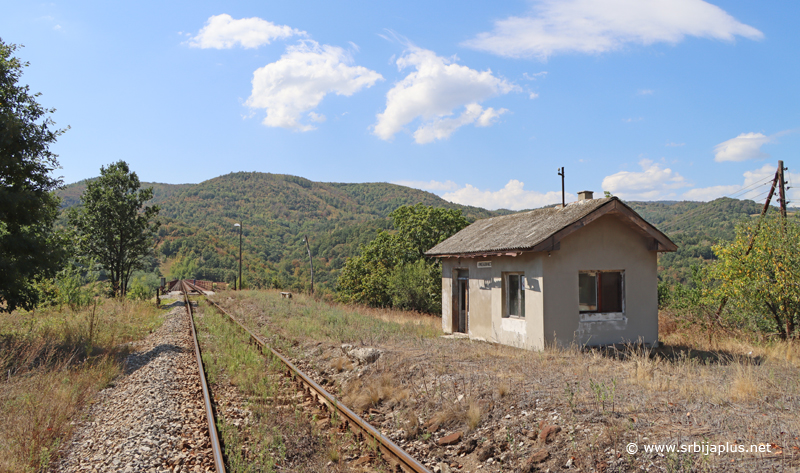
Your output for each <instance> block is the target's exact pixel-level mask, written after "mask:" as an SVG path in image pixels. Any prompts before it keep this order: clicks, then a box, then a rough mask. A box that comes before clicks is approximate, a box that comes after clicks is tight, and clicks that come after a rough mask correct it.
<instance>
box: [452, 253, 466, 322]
mask: <svg viewBox="0 0 800 473" xmlns="http://www.w3.org/2000/svg"><path fill="white" fill-rule="evenodd" d="M456 287H457V290H458V296H457V299H456V306H457V307H456V311H455V313H456V314H457V317H456V318H455V320H454V321H453V331H454V332H461V333H467V317H468V314H469V271H468V270H466V269H459V270H458V275H457V277H456Z"/></svg>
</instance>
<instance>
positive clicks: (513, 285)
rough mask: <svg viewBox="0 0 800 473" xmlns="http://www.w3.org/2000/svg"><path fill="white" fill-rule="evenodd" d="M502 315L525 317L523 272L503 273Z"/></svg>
mask: <svg viewBox="0 0 800 473" xmlns="http://www.w3.org/2000/svg"><path fill="white" fill-rule="evenodd" d="M503 292H504V297H505V300H504V303H505V310H504V311H503V317H525V273H505V274H503Z"/></svg>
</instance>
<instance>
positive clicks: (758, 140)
mask: <svg viewBox="0 0 800 473" xmlns="http://www.w3.org/2000/svg"><path fill="white" fill-rule="evenodd" d="M777 136H778V134H775V135H772V136H766V135H764V134H763V133H742V134H741V135H739V136H737V137H736V138H731V139H729V140H728V141H723V142H722V143H720V144H718V145H717V146H714V161H716V162H718V163H721V162H723V161H747V160H748V159H762V158H768V157H769V155H768V154H767V153H764V152H763V151H761V146H763V145H765V144H767V143H769V142H770V141H772V140H774V139H775V138H776V137H777Z"/></svg>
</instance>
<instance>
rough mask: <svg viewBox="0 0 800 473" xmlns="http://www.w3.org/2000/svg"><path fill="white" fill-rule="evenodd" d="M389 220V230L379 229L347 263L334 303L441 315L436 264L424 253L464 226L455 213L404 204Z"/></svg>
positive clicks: (439, 288)
mask: <svg viewBox="0 0 800 473" xmlns="http://www.w3.org/2000/svg"><path fill="white" fill-rule="evenodd" d="M389 217H391V218H392V221H393V223H394V228H395V231H394V232H388V231H382V232H380V233H378V236H377V237H376V238H375V239H374V240H373V241H371V242H370V243H369V244H367V245H363V246H362V247H361V254H359V255H358V256H354V257H351V258H348V259H347V263H345V266H344V268H343V269H342V273H341V275H340V276H339V281H338V288H337V299H338V300H339V301H342V302H348V303H352V302H358V303H361V304H368V305H371V306H374V307H389V306H392V307H397V308H401V309H409V310H418V311H422V312H431V313H435V312H439V311H441V292H440V290H441V283H440V282H439V281H440V279H439V278H440V277H441V263H439V262H438V261H435V260H430V259H428V258H427V257H425V252H426V251H427V250H429V249H431V248H433V247H434V246H435V245H437V244H438V243H441V242H442V241H444V240H446V239H447V238H449V237H450V236H452V235H453V234H455V233H456V232H458V231H459V230H461V229H462V228H464V227H466V226H467V225H468V224H469V222H467V219H465V218H464V216H463V215H462V214H461V211H460V210H454V209H443V208H436V207H428V206H426V205H423V204H416V205H413V206H412V205H403V206H401V207H398V208H397V209H395V210H394V211H393V212H392V213H391V214H389Z"/></svg>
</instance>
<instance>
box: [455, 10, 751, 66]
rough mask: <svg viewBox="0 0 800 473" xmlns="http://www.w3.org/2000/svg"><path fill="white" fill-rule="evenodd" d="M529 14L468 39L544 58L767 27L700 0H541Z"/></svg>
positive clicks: (474, 44)
mask: <svg viewBox="0 0 800 473" xmlns="http://www.w3.org/2000/svg"><path fill="white" fill-rule="evenodd" d="M532 5H533V7H532V11H531V12H530V14H529V15H527V16H519V17H515V16H512V17H509V18H506V19H503V20H498V21H496V22H495V24H494V30H493V31H492V32H490V33H481V34H479V35H478V36H477V37H476V38H474V39H471V40H468V41H466V42H465V43H464V45H466V46H468V47H471V48H474V49H479V50H483V51H488V52H491V53H494V54H497V55H500V56H508V57H536V58H539V59H542V60H546V59H547V58H548V57H549V56H551V55H553V54H559V53H567V52H578V53H587V54H599V53H603V52H606V51H612V50H616V49H620V48H621V47H623V45H625V44H627V43H634V44H644V45H649V44H653V43H662V42H663V43H672V44H674V43H678V42H680V41H681V40H683V38H684V37H686V36H696V37H701V38H712V39H718V40H725V41H733V40H734V39H735V37H736V36H743V37H745V38H750V39H761V38H763V36H764V35H763V33H761V32H760V31H759V30H757V29H755V28H753V27H752V26H748V25H745V24H743V23H740V22H739V21H737V20H736V19H735V18H733V17H732V16H730V15H729V14H727V13H726V12H725V11H724V10H722V9H721V8H719V7H717V6H714V5H711V4H709V3H706V2H704V1H702V0H538V1H533V2H532Z"/></svg>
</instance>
